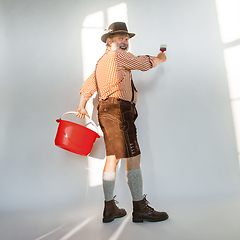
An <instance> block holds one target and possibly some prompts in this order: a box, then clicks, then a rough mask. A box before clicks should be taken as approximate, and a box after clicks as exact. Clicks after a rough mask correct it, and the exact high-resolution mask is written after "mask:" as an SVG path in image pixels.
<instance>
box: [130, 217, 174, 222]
mask: <svg viewBox="0 0 240 240" xmlns="http://www.w3.org/2000/svg"><path fill="white" fill-rule="evenodd" d="M168 218H169V217H167V218H162V219H145V218H143V219H134V218H133V219H132V221H133V222H135V223H143V222H144V221H146V222H161V221H165V220H167V219H168Z"/></svg>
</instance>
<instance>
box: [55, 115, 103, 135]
mask: <svg viewBox="0 0 240 240" xmlns="http://www.w3.org/2000/svg"><path fill="white" fill-rule="evenodd" d="M76 113H77V112H74V111H70V112H66V113H64V114H63V115H62V116H61V117H60V119H61V118H62V117H63V116H65V115H67V114H76ZM88 119H89V120H90V122H88V123H87V124H86V125H88V124H89V123H91V124H92V125H93V126H94V127H95V128H96V133H97V134H98V135H99V133H98V127H97V125H96V123H95V122H94V121H93V120H92V119H91V118H88Z"/></svg>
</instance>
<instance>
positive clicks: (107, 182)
mask: <svg viewBox="0 0 240 240" xmlns="http://www.w3.org/2000/svg"><path fill="white" fill-rule="evenodd" d="M118 162H119V159H116V157H115V155H111V156H107V157H106V163H105V166H104V170H103V192H104V197H105V201H110V200H113V192H114V187H115V181H116V167H117V164H118Z"/></svg>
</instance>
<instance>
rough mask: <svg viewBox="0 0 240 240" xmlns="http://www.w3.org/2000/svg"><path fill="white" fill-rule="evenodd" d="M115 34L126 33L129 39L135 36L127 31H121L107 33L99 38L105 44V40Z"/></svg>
mask: <svg viewBox="0 0 240 240" xmlns="http://www.w3.org/2000/svg"><path fill="white" fill-rule="evenodd" d="M116 33H126V34H128V35H129V38H132V37H134V36H135V35H136V34H135V33H129V32H127V31H123V30H118V31H114V32H108V33H105V34H103V35H102V37H101V40H102V41H103V42H104V43H106V42H107V39H108V37H109V36H110V35H113V34H116Z"/></svg>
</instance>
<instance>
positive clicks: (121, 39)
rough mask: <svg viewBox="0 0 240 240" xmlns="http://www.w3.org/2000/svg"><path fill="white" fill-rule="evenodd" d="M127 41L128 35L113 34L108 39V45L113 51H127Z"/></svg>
mask: <svg viewBox="0 0 240 240" xmlns="http://www.w3.org/2000/svg"><path fill="white" fill-rule="evenodd" d="M128 41H129V35H128V34H114V36H113V38H112V39H110V38H108V43H109V44H110V45H111V47H112V49H113V50H117V49H121V50H124V51H127V50H128V46H129V42H128Z"/></svg>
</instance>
